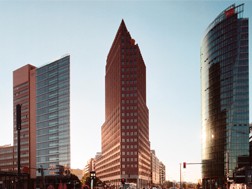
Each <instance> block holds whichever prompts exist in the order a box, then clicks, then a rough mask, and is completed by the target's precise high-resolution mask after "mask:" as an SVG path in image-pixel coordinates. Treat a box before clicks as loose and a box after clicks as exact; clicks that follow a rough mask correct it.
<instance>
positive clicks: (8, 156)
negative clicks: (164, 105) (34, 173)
mask: <svg viewBox="0 0 252 189" xmlns="http://www.w3.org/2000/svg"><path fill="white" fill-rule="evenodd" d="M1 171H14V146H11V145H4V146H0V172H1Z"/></svg>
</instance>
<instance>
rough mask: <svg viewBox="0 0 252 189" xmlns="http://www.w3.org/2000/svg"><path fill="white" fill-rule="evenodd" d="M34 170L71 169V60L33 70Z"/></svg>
mask: <svg viewBox="0 0 252 189" xmlns="http://www.w3.org/2000/svg"><path fill="white" fill-rule="evenodd" d="M36 135H37V149H36V158H37V167H40V166H42V167H43V168H45V169H49V170H45V172H44V173H45V175H49V174H54V173H55V169H56V168H57V166H58V165H61V166H64V167H65V168H66V169H69V168H70V56H65V57H63V58H61V59H59V60H56V61H54V62H52V63H50V64H47V65H45V66H42V67H40V68H37V70H36Z"/></svg>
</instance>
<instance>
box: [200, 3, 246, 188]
mask: <svg viewBox="0 0 252 189" xmlns="http://www.w3.org/2000/svg"><path fill="white" fill-rule="evenodd" d="M243 6H244V5H243V4H241V5H238V6H235V5H231V6H230V7H228V8H227V9H226V10H224V11H223V12H221V14H219V16H218V17H217V18H216V19H215V20H214V21H213V22H212V23H211V24H210V25H209V27H208V29H207V31H206V35H205V36H204V39H203V41H202V45H201V55H200V56H201V57H200V58H201V70H200V71H201V97H202V98H201V101H202V103H201V104H202V105H201V106H202V110H201V111H202V112H201V114H202V178H203V182H204V181H206V182H205V184H206V183H214V184H215V185H216V184H218V186H221V187H222V186H224V184H225V182H226V181H228V180H229V179H232V175H233V171H234V169H235V168H236V166H237V163H238V157H241V156H248V155H249V68H248V19H247V18H243Z"/></svg>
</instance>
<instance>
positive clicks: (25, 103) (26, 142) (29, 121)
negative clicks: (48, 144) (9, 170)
mask: <svg viewBox="0 0 252 189" xmlns="http://www.w3.org/2000/svg"><path fill="white" fill-rule="evenodd" d="M35 102H36V67H34V66H32V65H26V66H23V67H21V68H19V69H17V70H15V71H14V72H13V114H14V115H13V119H14V120H13V125H14V127H13V136H14V139H13V140H14V141H13V144H14V167H15V170H17V130H16V105H17V104H21V121H22V123H21V130H20V154H21V155H20V164H21V169H23V168H24V167H28V168H29V173H30V176H31V178H36V169H34V168H36V103H35Z"/></svg>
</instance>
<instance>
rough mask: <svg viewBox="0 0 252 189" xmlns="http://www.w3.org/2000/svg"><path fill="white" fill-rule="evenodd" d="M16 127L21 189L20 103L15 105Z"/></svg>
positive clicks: (19, 187)
mask: <svg viewBox="0 0 252 189" xmlns="http://www.w3.org/2000/svg"><path fill="white" fill-rule="evenodd" d="M16 129H17V153H18V154H17V164H18V175H17V177H18V183H17V185H18V187H17V188H18V189H21V186H20V184H21V182H20V174H21V172H20V167H21V166H20V130H21V105H20V104H17V105H16Z"/></svg>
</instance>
